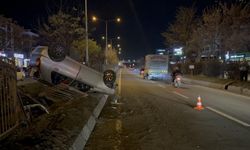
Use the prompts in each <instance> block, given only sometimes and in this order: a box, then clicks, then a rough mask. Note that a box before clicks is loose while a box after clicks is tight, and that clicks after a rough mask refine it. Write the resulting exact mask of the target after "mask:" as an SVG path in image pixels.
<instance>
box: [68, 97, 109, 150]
mask: <svg viewBox="0 0 250 150" xmlns="http://www.w3.org/2000/svg"><path fill="white" fill-rule="evenodd" d="M107 98H108V95H103V96H102V98H101V99H100V101H99V103H98V105H97V106H96V107H95V109H94V111H93V113H92V114H91V116H90V117H89V119H88V121H87V123H86V124H85V125H84V127H83V129H82V130H81V132H80V133H79V135H78V136H77V138H76V139H75V141H74V143H73V144H72V145H71V147H70V148H69V150H83V149H84V147H85V145H86V143H87V141H88V139H89V137H90V135H91V132H92V131H93V129H94V127H95V125H96V120H97V119H98V117H99V115H100V113H101V111H102V109H103V107H104V105H105V104H106V101H107Z"/></svg>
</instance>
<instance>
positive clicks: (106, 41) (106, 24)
mask: <svg viewBox="0 0 250 150" xmlns="http://www.w3.org/2000/svg"><path fill="white" fill-rule="evenodd" d="M105 26H106V38H105V47H106V48H105V64H106V65H107V64H108V59H107V53H108V20H105Z"/></svg>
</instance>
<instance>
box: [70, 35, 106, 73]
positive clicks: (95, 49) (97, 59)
mask: <svg viewBox="0 0 250 150" xmlns="http://www.w3.org/2000/svg"><path fill="white" fill-rule="evenodd" d="M85 44H86V42H85V39H84V40H75V41H73V43H72V45H71V51H70V57H71V58H73V59H75V60H77V61H82V58H85V54H86V53H85ZM88 44H89V64H90V66H91V67H92V68H95V69H98V70H100V66H101V65H102V64H103V62H104V57H103V56H104V55H103V52H102V51H101V47H100V46H99V45H97V43H96V41H94V40H92V39H89V41H88Z"/></svg>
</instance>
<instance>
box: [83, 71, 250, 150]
mask: <svg viewBox="0 0 250 150" xmlns="http://www.w3.org/2000/svg"><path fill="white" fill-rule="evenodd" d="M120 77H121V78H120V79H119V80H118V82H119V88H118V90H117V93H118V94H119V95H120V97H119V99H118V101H117V102H118V103H115V104H113V103H111V102H114V100H110V102H109V103H108V104H107V105H106V106H105V107H104V110H103V112H102V114H101V116H100V119H99V121H98V123H97V126H96V127H95V129H94V132H93V133H92V135H91V137H90V139H89V141H88V143H87V145H86V147H85V149H87V150H92V149H96V150H249V149H250V97H245V96H241V95H236V94H232V93H228V92H225V91H222V90H217V89H211V88H206V87H201V86H195V85H186V84H183V85H182V87H181V88H174V87H173V86H171V85H170V84H167V83H164V82H161V81H150V80H144V79H142V78H140V76H138V75H137V74H135V73H133V72H132V71H129V70H126V69H123V70H122V71H121V74H120ZM198 96H200V97H201V100H202V104H203V106H204V108H205V109H204V110H202V111H198V110H195V109H194V107H195V106H196V104H197V97H198Z"/></svg>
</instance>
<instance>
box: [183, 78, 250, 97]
mask: <svg viewBox="0 0 250 150" xmlns="http://www.w3.org/2000/svg"><path fill="white" fill-rule="evenodd" d="M183 81H184V82H185V83H188V84H197V85H201V86H205V87H209V88H217V89H221V90H225V91H229V92H232V93H237V94H242V95H246V96H250V90H249V89H245V88H243V87H236V86H233V85H230V83H231V82H229V83H227V84H218V83H212V82H207V81H200V80H193V79H188V78H183ZM226 86H227V89H225V87H226Z"/></svg>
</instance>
